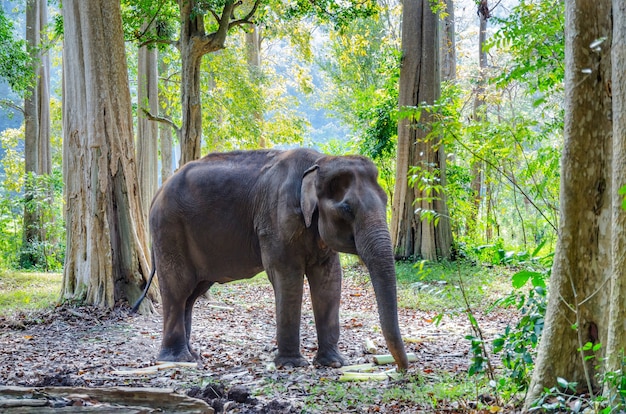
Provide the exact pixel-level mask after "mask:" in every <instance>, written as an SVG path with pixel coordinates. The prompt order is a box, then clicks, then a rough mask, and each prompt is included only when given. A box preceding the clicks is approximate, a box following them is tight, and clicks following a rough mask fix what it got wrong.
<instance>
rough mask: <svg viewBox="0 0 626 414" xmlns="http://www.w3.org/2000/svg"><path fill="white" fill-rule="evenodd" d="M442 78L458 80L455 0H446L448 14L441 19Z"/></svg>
mask: <svg viewBox="0 0 626 414" xmlns="http://www.w3.org/2000/svg"><path fill="white" fill-rule="evenodd" d="M441 24H442V27H441V46H440V48H441V80H443V81H454V80H456V38H455V36H456V33H455V29H454V26H455V25H454V1H453V0H446V16H445V18H444V19H442V21H441Z"/></svg>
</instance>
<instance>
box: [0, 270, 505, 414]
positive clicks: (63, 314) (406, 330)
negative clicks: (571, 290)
mask: <svg viewBox="0 0 626 414" xmlns="http://www.w3.org/2000/svg"><path fill="white" fill-rule="evenodd" d="M157 310H158V309H157ZM434 316H435V315H434V314H428V313H425V312H421V311H416V310H412V309H401V310H400V315H399V317H400V326H401V330H402V332H403V336H404V337H405V339H406V342H405V343H406V346H407V352H412V353H415V354H416V355H417V362H414V363H412V364H411V368H410V371H412V372H421V373H429V372H440V371H442V370H444V371H447V372H449V373H451V374H454V373H458V372H464V371H466V370H467V367H468V364H469V362H470V356H469V354H468V351H469V343H468V341H467V340H466V339H464V337H465V335H467V334H468V333H470V330H469V324H468V322H467V318H466V317H464V316H463V315H459V316H457V317H444V318H443V320H442V322H441V323H440V324H439V325H438V326H436V325H435V324H433V323H432V318H433V317H434ZM340 317H341V325H342V329H341V338H340V344H339V346H340V350H341V352H342V353H343V354H344V356H345V357H346V359H347V361H348V362H349V363H350V364H362V363H367V362H371V355H369V354H367V353H366V352H365V351H364V346H363V343H364V340H365V339H366V338H370V339H372V340H373V341H374V343H375V344H376V345H377V346H378V351H379V352H380V353H386V352H387V350H386V348H385V342H384V340H383V337H382V334H381V332H380V328H379V322H378V314H377V310H376V302H375V297H374V294H373V290H372V288H371V285H370V284H369V282H368V281H367V279H366V278H365V277H363V278H345V279H344V287H343V293H342V305H341V315H340ZM477 319H478V320H479V323H480V324H481V326H482V328H483V329H484V331H485V334H486V335H489V336H493V335H494V334H495V333H497V332H500V331H502V330H503V328H504V326H505V325H506V324H507V323H511V320H510V319H511V316H509V315H507V314H506V313H504V312H502V313H499V314H498V313H490V314H489V315H488V316H483V315H482V314H479V315H477ZM160 339H161V316H160V315H159V314H158V313H157V314H154V315H151V316H144V315H131V314H130V313H129V309H128V307H127V306H120V307H117V308H115V309H114V310H102V309H95V308H89V307H71V306H67V305H64V306H61V307H58V308H56V309H54V310H48V311H44V312H38V313H31V314H28V315H24V314H22V315H15V316H12V317H10V318H4V319H0V385H4V386H37V387H43V386H83V387H113V386H125V387H157V388H172V389H174V390H175V392H177V393H184V394H188V395H191V396H193V397H197V398H201V399H204V400H205V401H207V402H209V404H211V405H212V406H213V407H214V408H215V409H216V412H229V413H230V412H232V413H275V414H279V413H300V412H310V411H309V409H307V408H306V407H305V406H304V404H303V398H304V397H305V395H304V393H305V392H304V391H303V387H302V386H301V385H302V383H303V382H306V381H309V382H311V381H313V382H315V381H320V380H335V379H337V378H338V377H339V375H340V371H339V370H337V369H331V368H319V369H318V368H315V367H312V366H310V367H308V368H297V369H285V370H283V369H281V370H276V369H275V367H274V366H273V364H272V360H273V356H274V353H275V351H276V341H275V319H274V296H273V291H272V288H271V285H269V283H261V282H254V283H234V284H227V285H221V286H218V287H217V288H215V287H214V288H213V289H212V290H211V296H210V298H208V299H207V298H202V299H200V300H199V301H198V303H197V304H196V306H195V311H194V322H193V328H192V340H191V342H192V346H194V347H195V349H196V350H197V351H199V352H200V353H201V355H202V361H201V362H200V363H199V364H198V366H197V367H175V368H169V369H163V370H159V371H152V372H144V373H141V371H139V372H138V371H137V370H138V369H140V368H147V367H154V366H155V363H156V356H157V353H158V350H159V344H160ZM301 342H302V351H303V355H304V356H305V357H306V358H307V359H308V360H309V361H312V360H313V357H314V355H315V351H316V334H315V327H314V322H313V314H312V311H311V305H310V301H309V296H308V287H306V286H305V301H304V304H303V317H302V327H301ZM275 383H281V384H284V386H283V387H274V388H272V387H271V384H275ZM268 384H270V385H268ZM364 386H367V385H364ZM370 386H376V387H385V386H386V383H385V382H383V383H376V384H375V385H370ZM270 389H271V390H272V391H271V392H270V391H268V390H270ZM309 397H310V396H309ZM346 410H347V411H350V412H362V413H365V412H387V413H390V412H393V413H413V412H429V411H428V409H427V408H425V407H419V406H407V405H398V404H394V403H393V402H387V403H377V404H371V405H369V406H353V407H347V408H346ZM431 410H432V409H431ZM446 411H447V412H450V411H454V410H453V409H452V408H450V409H448V410H446ZM460 411H463V410H460ZM319 412H328V411H325V410H324V409H323V408H322V409H321V410H320V411H319Z"/></svg>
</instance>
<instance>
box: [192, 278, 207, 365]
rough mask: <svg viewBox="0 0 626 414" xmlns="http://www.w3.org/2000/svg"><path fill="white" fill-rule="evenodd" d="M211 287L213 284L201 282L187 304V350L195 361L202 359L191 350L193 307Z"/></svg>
mask: <svg viewBox="0 0 626 414" xmlns="http://www.w3.org/2000/svg"><path fill="white" fill-rule="evenodd" d="M211 286H213V282H200V283H199V284H198V286H196V288H195V289H194V290H193V292H192V293H191V295H190V296H189V297H188V298H187V301H186V302H185V333H186V334H187V350H188V351H189V353H190V354H191V355H192V356H193V357H194V358H195V359H200V355H198V353H197V352H195V351H194V350H193V348H191V345H190V342H189V339H190V338H191V319H192V312H193V305H194V304H195V303H196V300H197V299H198V298H199V297H200V296H202V295H204V294H205V293H206V292H207V291H208V290H209V288H210V287H211Z"/></svg>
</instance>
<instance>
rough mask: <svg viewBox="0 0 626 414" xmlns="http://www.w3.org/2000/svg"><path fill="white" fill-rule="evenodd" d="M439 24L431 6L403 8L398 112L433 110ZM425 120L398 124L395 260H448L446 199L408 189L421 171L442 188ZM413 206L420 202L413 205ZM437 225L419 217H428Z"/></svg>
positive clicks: (438, 158)
mask: <svg viewBox="0 0 626 414" xmlns="http://www.w3.org/2000/svg"><path fill="white" fill-rule="evenodd" d="M438 27H439V23H438V19H437V16H436V15H435V14H434V13H433V12H432V11H431V8H430V2H429V0H420V1H407V2H404V10H403V18H402V66H401V69H400V97H399V105H400V108H404V107H414V106H417V105H419V104H421V103H427V104H433V103H434V102H435V100H437V99H438V98H439V95H440V84H439V82H440V78H439V53H438V50H439V35H438ZM429 118H430V116H429V114H428V113H427V112H426V111H422V114H421V118H420V119H419V122H415V121H412V120H410V119H408V118H404V119H401V120H400V122H399V123H398V155H397V164H396V168H397V169H396V185H395V190H394V195H395V197H394V200H393V218H392V226H391V228H392V230H391V231H392V239H393V245H394V249H395V253H396V256H399V257H403V258H409V257H413V258H423V259H427V260H436V259H438V258H448V257H450V253H451V252H450V248H451V244H452V233H451V230H450V221H449V218H448V212H447V208H446V202H445V195H444V194H440V193H435V194H434V195H435V196H436V197H440V200H433V199H432V197H431V196H429V195H427V194H425V193H422V192H421V191H419V190H418V189H417V188H415V187H413V186H409V183H408V176H407V175H408V171H409V168H410V167H412V166H417V167H420V168H422V170H423V171H425V172H426V173H427V174H428V175H438V176H439V177H440V179H441V180H442V184H443V185H445V153H444V148H443V144H441V145H439V144H440V143H439V142H433V140H432V139H429V140H426V136H427V135H428V133H429V132H430V130H429V128H428V124H429ZM416 200H418V202H417V203H416ZM432 211H434V212H435V214H437V215H438V219H437V220H427V219H425V218H422V217H420V212H432Z"/></svg>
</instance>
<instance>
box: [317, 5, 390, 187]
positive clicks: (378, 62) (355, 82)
mask: <svg viewBox="0 0 626 414" xmlns="http://www.w3.org/2000/svg"><path fill="white" fill-rule="evenodd" d="M397 15H398V9H397V8H396V7H391V6H388V5H381V8H380V10H379V11H378V15H377V16H376V17H373V18H368V19H364V18H359V19H355V20H354V21H353V22H352V23H351V24H350V25H349V26H346V27H342V28H341V29H335V30H332V29H330V30H329V33H328V36H329V41H328V42H327V46H326V48H325V49H326V53H325V54H324V55H325V57H324V58H322V59H319V60H318V64H319V65H320V67H321V69H322V71H323V73H324V74H325V76H326V78H327V80H328V82H327V90H326V91H325V93H324V101H323V106H324V107H325V108H327V109H328V110H330V111H332V112H333V113H334V114H335V116H337V117H338V118H339V119H340V120H341V122H342V123H344V124H345V125H348V126H349V127H350V128H351V129H352V132H353V137H352V138H351V141H354V142H355V145H356V146H358V148H359V152H360V153H361V154H363V155H366V156H368V157H370V158H372V159H373V160H374V162H375V163H376V164H377V166H378V168H379V171H380V176H381V184H382V185H383V188H384V189H385V190H386V191H387V193H388V194H390V195H391V196H393V194H392V193H393V186H394V180H395V155H396V141H397V133H398V124H397V114H396V112H397V105H398V88H397V84H398V78H399V74H400V54H399V35H398V33H399V25H398V23H399V20H397V19H396V17H397Z"/></svg>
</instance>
